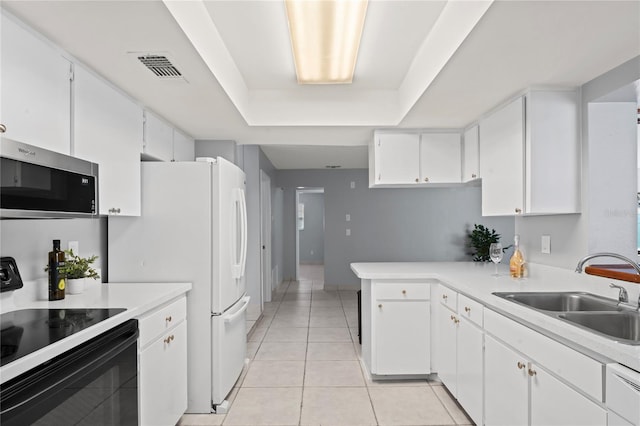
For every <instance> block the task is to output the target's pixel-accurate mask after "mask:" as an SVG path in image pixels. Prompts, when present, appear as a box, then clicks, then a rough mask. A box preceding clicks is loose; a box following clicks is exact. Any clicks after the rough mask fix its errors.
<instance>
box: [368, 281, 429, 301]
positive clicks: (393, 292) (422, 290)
mask: <svg viewBox="0 0 640 426" xmlns="http://www.w3.org/2000/svg"><path fill="white" fill-rule="evenodd" d="M375 290H376V296H375V297H376V299H377V300H429V295H430V288H429V284H427V283H402V282H397V283H376V285H375Z"/></svg>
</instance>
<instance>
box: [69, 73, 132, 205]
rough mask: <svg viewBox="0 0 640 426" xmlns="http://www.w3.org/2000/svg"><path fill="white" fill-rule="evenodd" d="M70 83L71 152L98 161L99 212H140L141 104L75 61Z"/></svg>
mask: <svg viewBox="0 0 640 426" xmlns="http://www.w3.org/2000/svg"><path fill="white" fill-rule="evenodd" d="M73 84H74V126H73V129H74V155H75V156H76V157H80V158H84V159H86V160H89V161H93V162H94V163H98V165H99V167H98V172H99V181H98V184H99V203H98V204H99V209H100V214H104V215H106V214H117V215H123V216H140V193H141V192H140V148H141V145H142V109H141V108H140V107H139V106H138V105H136V104H135V103H134V102H133V101H131V100H130V99H128V98H127V97H125V96H124V95H123V94H121V93H120V92H118V91H116V90H115V89H114V88H112V87H111V86H109V85H108V84H107V83H105V82H104V81H102V80H100V79H98V78H97V77H95V76H94V75H93V74H91V73H89V71H87V70H85V69H84V68H82V67H80V66H76V67H75V70H74V81H73Z"/></svg>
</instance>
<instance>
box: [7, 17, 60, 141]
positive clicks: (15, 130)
mask: <svg viewBox="0 0 640 426" xmlns="http://www.w3.org/2000/svg"><path fill="white" fill-rule="evenodd" d="M1 19H2V21H1V24H0V28H1V29H2V36H1V37H0V40H1V47H0V52H1V55H2V57H1V59H0V64H2V65H1V69H0V73H1V75H2V97H1V101H0V102H1V107H0V108H1V110H2V118H1V120H2V124H3V125H5V126H6V132H5V133H4V134H3V136H5V137H7V138H9V139H13V140H16V141H19V142H24V143H28V144H31V145H35V146H38V147H41V148H45V149H49V150H51V151H56V152H61V153H63V154H70V153H71V151H70V149H71V102H70V101H71V63H70V62H69V61H67V60H66V59H65V58H63V57H62V55H61V54H60V52H58V51H56V50H55V49H54V48H53V47H51V46H49V45H48V44H46V43H45V42H44V41H42V40H41V39H40V38H38V37H36V36H35V35H34V34H33V33H32V32H30V31H28V30H26V29H25V28H24V27H22V26H21V25H19V24H18V23H16V22H15V21H14V20H13V19H12V18H9V17H8V16H7V15H6V14H4V13H2V17H1Z"/></svg>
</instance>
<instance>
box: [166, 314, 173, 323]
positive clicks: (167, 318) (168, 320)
mask: <svg viewBox="0 0 640 426" xmlns="http://www.w3.org/2000/svg"><path fill="white" fill-rule="evenodd" d="M164 320H165V321H166V322H171V320H172V318H171V315H169V316H168V317H166V318H165V319H164Z"/></svg>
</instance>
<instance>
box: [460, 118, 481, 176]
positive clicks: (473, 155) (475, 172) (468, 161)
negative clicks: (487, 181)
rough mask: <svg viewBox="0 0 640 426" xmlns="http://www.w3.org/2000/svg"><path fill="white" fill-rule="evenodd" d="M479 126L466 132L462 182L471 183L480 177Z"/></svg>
mask: <svg viewBox="0 0 640 426" xmlns="http://www.w3.org/2000/svg"><path fill="white" fill-rule="evenodd" d="M479 136H480V135H479V126H478V125H477V124H476V125H475V126H473V127H471V128H469V129H468V130H467V131H466V132H464V142H463V144H464V154H463V155H464V157H463V161H462V162H463V167H462V181H463V182H470V181H472V180H475V179H478V178H479V177H480V138H479Z"/></svg>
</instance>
